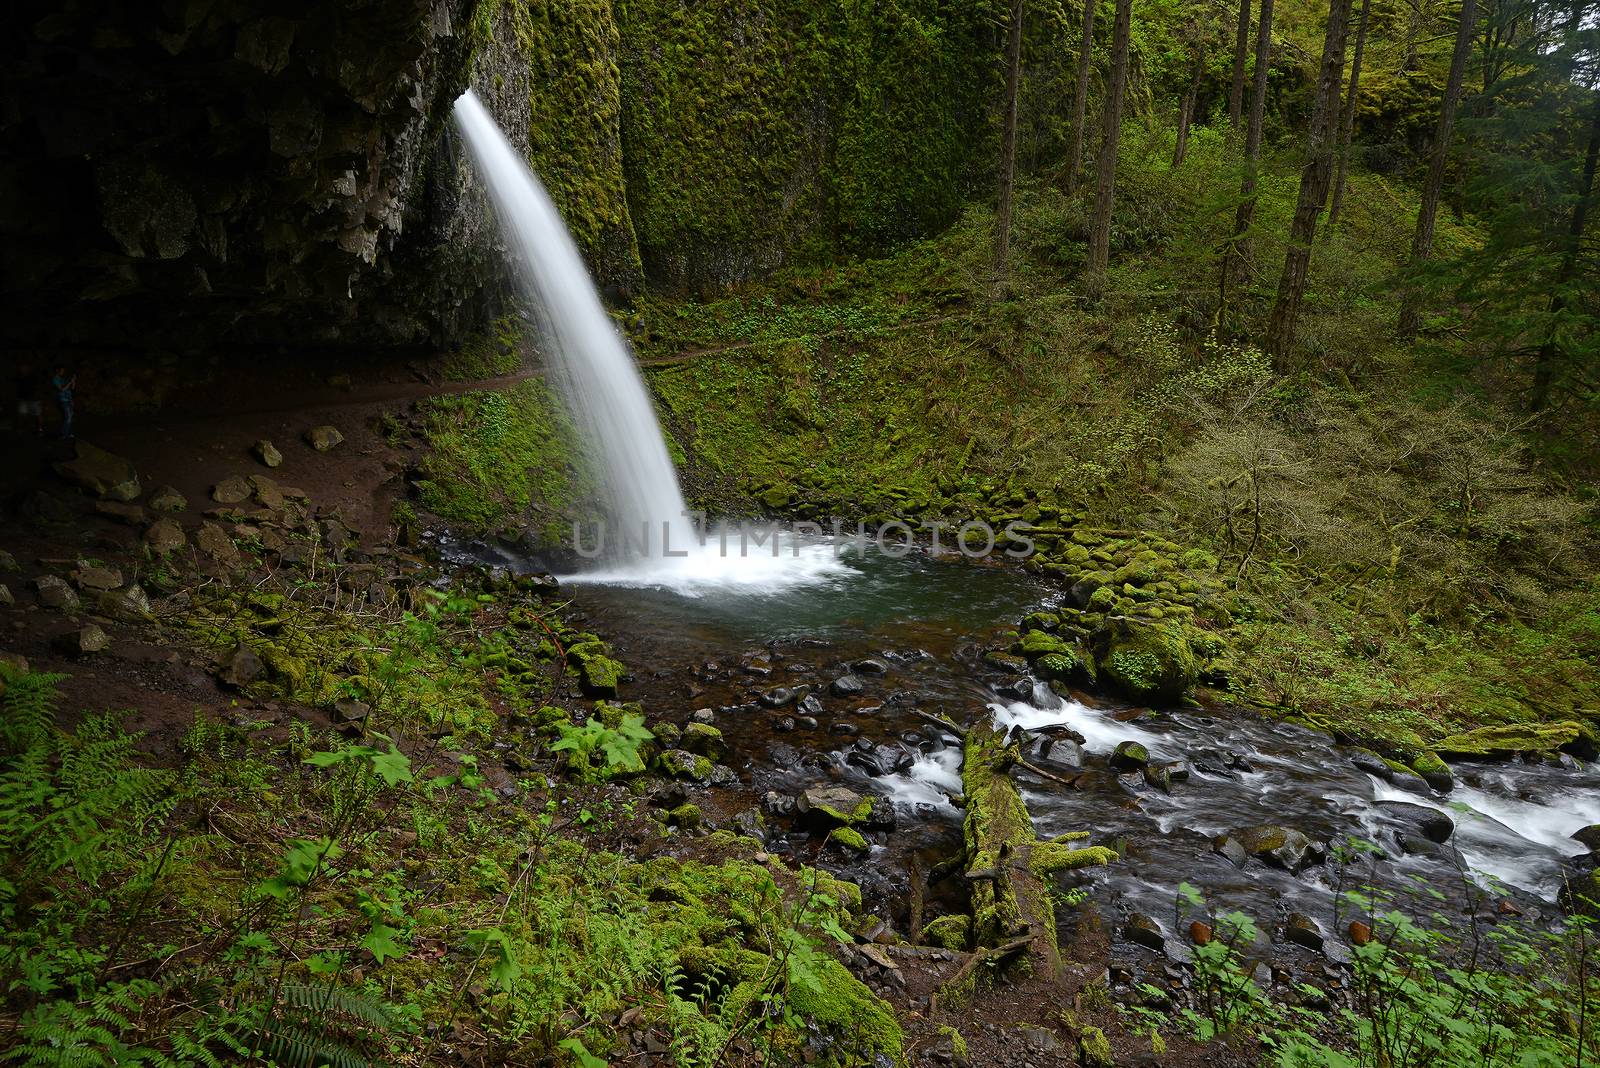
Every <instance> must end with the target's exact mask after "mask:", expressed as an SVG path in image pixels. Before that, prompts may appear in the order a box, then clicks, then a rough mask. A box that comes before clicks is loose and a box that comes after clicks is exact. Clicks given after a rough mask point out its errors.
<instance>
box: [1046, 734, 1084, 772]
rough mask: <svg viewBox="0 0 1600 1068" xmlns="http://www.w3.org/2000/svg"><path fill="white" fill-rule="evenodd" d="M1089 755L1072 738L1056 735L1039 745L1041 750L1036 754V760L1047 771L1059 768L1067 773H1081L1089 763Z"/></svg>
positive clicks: (1048, 737)
mask: <svg viewBox="0 0 1600 1068" xmlns="http://www.w3.org/2000/svg"><path fill="white" fill-rule="evenodd" d="M1088 759H1089V758H1088V754H1087V753H1085V752H1084V751H1083V746H1081V745H1079V744H1078V743H1077V742H1076V741H1075V740H1074V739H1072V738H1064V737H1059V736H1056V735H1050V736H1047V737H1046V738H1045V739H1044V740H1043V741H1041V742H1040V743H1039V748H1038V750H1037V751H1036V752H1035V754H1034V760H1036V761H1037V762H1038V763H1040V764H1042V765H1043V766H1044V767H1045V768H1046V769H1050V768H1059V769H1065V770H1067V771H1080V770H1082V768H1083V767H1084V765H1085V764H1087V763H1088Z"/></svg>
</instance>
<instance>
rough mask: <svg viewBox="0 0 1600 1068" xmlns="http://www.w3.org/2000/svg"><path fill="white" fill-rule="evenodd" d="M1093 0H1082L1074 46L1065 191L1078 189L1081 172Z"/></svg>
mask: <svg viewBox="0 0 1600 1068" xmlns="http://www.w3.org/2000/svg"><path fill="white" fill-rule="evenodd" d="M1094 5H1095V0H1083V41H1082V42H1081V43H1080V44H1079V45H1078V82H1077V85H1076V86H1074V88H1073V92H1072V143H1071V144H1070V145H1069V146H1068V149H1067V182H1066V194H1067V196H1069V197H1070V196H1072V194H1074V193H1076V192H1077V191H1078V178H1079V176H1080V174H1081V173H1082V171H1083V124H1084V120H1085V118H1086V116H1087V115H1088V113H1089V62H1090V60H1091V59H1092V58H1093V57H1094Z"/></svg>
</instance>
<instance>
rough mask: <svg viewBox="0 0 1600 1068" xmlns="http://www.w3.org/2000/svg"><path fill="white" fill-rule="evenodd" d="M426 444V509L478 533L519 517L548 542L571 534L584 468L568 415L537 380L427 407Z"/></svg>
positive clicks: (423, 492) (423, 482)
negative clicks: (540, 533) (427, 449)
mask: <svg viewBox="0 0 1600 1068" xmlns="http://www.w3.org/2000/svg"><path fill="white" fill-rule="evenodd" d="M423 414H424V419H425V425H424V429H423V431H422V435H423V439H424V441H425V442H426V443H427V445H428V447H429V452H428V455H427V457H426V459H425V460H424V461H423V465H422V467H423V470H422V474H423V477H422V479H421V480H420V481H419V483H418V489H419V491H420V494H421V496H420V503H421V505H422V506H423V507H424V508H426V509H428V510H429V511H430V512H433V513H434V514H435V515H437V516H440V517H441V518H444V519H450V520H454V521H456V522H459V523H464V524H467V525H469V526H473V527H477V528H480V529H489V528H494V527H498V526H500V525H502V524H505V523H508V522H510V521H512V520H513V519H518V520H521V521H522V522H524V523H526V524H527V525H529V526H531V527H533V528H534V529H536V530H540V531H542V532H543V533H544V534H545V536H546V537H547V538H550V539H552V540H553V539H555V538H559V537H562V536H570V532H571V522H572V520H573V519H574V518H578V514H579V513H578V512H577V506H576V502H578V501H580V500H583V499H589V498H588V495H587V494H586V493H585V492H584V489H585V487H586V486H587V485H588V483H587V481H586V479H585V476H584V475H583V472H584V471H585V470H587V465H586V461H585V459H584V457H583V453H582V450H581V448H580V447H579V445H578V443H577V441H576V437H575V435H574V434H573V432H572V428H571V426H570V423H569V421H568V418H567V416H566V414H565V412H564V410H563V409H562V407H561V405H560V404H558V403H557V401H556V398H555V396H554V394H553V393H552V391H551V387H549V386H547V385H546V384H545V383H544V382H542V381H540V380H538V379H529V380H527V381H523V382H519V383H517V384H516V385H514V386H511V387H510V388H508V389H505V390H502V391H499V392H485V393H461V394H455V395H444V396H438V397H432V398H429V399H428V400H427V401H425V402H423Z"/></svg>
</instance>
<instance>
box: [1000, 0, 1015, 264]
mask: <svg viewBox="0 0 1600 1068" xmlns="http://www.w3.org/2000/svg"><path fill="white" fill-rule="evenodd" d="M1021 81H1022V0H1011V25H1010V27H1009V30H1008V32H1007V36H1006V102H1005V124H1004V127H1003V129H1002V131H1001V135H1000V202H999V204H997V205H996V207H995V213H994V216H995V218H994V276H995V279H996V281H1001V280H1003V279H1004V278H1005V276H1006V261H1007V260H1008V259H1009V258H1010V255H1011V195H1012V191H1013V188H1014V186H1015V185H1016V176H1017V87H1018V85H1019V84H1020V83H1021Z"/></svg>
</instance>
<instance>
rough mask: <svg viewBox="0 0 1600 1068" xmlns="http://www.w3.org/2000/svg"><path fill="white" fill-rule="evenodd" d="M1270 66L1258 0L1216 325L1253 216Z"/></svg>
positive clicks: (1265, 5)
mask: <svg viewBox="0 0 1600 1068" xmlns="http://www.w3.org/2000/svg"><path fill="white" fill-rule="evenodd" d="M1271 64H1272V0H1261V14H1260V15H1259V16H1258V21H1257V23H1256V71H1255V77H1254V80H1253V81H1252V83H1251V86H1250V121H1249V123H1248V125H1247V126H1246V130H1245V137H1244V177H1243V178H1242V179H1241V180H1240V182H1239V207H1238V208H1237V209H1236V210H1235V212H1234V216H1233V235H1232V237H1230V238H1229V239H1228V243H1227V244H1226V245H1224V246H1223V247H1222V281H1221V285H1220V287H1219V290H1218V293H1219V300H1218V304H1217V325H1218V327H1219V328H1220V327H1221V325H1222V323H1223V321H1224V320H1225V319H1226V318H1227V312H1228V287H1229V285H1231V284H1232V282H1233V279H1234V277H1235V275H1236V274H1237V273H1238V272H1239V267H1240V265H1241V264H1242V263H1243V260H1244V247H1245V235H1246V234H1247V233H1248V232H1249V230H1250V224H1251V223H1252V222H1253V221H1254V220H1255V215H1256V169H1257V167H1258V166H1259V164H1260V160H1261V128H1262V123H1263V120H1264V119H1265V116H1266V110H1267V73H1268V70H1269V68H1270V67H1271Z"/></svg>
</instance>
